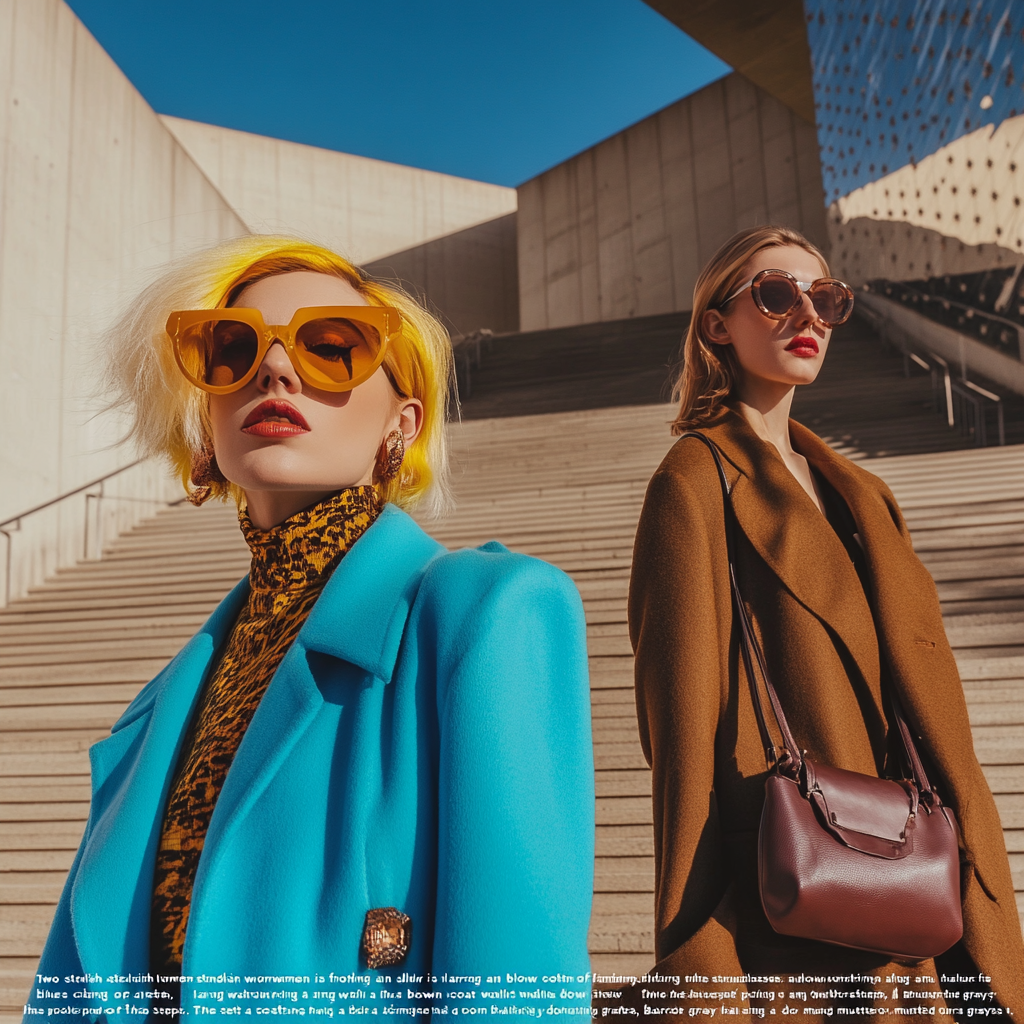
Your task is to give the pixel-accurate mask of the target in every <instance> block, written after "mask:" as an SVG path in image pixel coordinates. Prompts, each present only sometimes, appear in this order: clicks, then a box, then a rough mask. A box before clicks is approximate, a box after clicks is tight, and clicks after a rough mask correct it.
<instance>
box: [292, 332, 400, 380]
mask: <svg viewBox="0 0 1024 1024" xmlns="http://www.w3.org/2000/svg"><path fill="white" fill-rule="evenodd" d="M295 347H296V349H297V350H298V356H299V359H301V360H302V366H303V369H304V370H305V371H306V373H308V374H309V375H310V377H312V378H313V381H314V382H315V381H317V380H319V381H322V382H324V383H325V384H343V383H346V382H347V381H350V380H355V379H356V378H359V377H362V376H364V375H365V374H366V373H367V372H369V371H370V370H371V369H372V367H373V364H374V362H376V359H377V355H378V353H379V352H380V347H381V337H380V333H379V332H378V330H377V328H376V327H373V326H372V325H370V324H365V323H361V322H360V321H358V320H347V319H344V318H342V317H326V318H324V319H320V320H309V321H307V322H306V323H304V324H303V325H302V326H301V327H300V328H299V329H298V331H296V332H295Z"/></svg>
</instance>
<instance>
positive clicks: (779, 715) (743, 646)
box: [682, 430, 935, 800]
mask: <svg viewBox="0 0 1024 1024" xmlns="http://www.w3.org/2000/svg"><path fill="white" fill-rule="evenodd" d="M682 437H684V438H685V437H695V438H697V439H698V440H700V441H701V442H702V443H703V444H704V445H705V446H706V447H707V448H708V450H709V451H710V452H711V456H712V458H713V459H714V460H715V468H716V469H717V470H718V480H719V483H720V484H721V485H722V505H723V510H724V513H725V545H726V551H727V552H728V557H729V586H730V589H731V591H732V603H733V608H734V609H735V611H736V618H737V620H738V621H739V626H740V645H739V646H740V655H741V657H742V658H743V667H744V669H745V670H746V674H747V680H748V682H749V684H750V695H751V699H752V701H753V705H754V716H755V718H756V719H757V728H758V731H759V732H760V734H761V743H762V746H763V747H764V755H765V761H766V762H767V764H768V769H769V770H773V769H775V768H777V767H778V768H782V767H784V768H785V770H786V772H787V773H792V774H793V775H794V776H795V775H798V774H799V773H800V769H801V768H802V766H803V758H802V756H801V753H800V748H799V747H798V746H797V743H796V740H795V739H794V738H793V734H792V732H791V731H790V728H789V722H787V721H786V715H785V713H784V712H783V710H782V703H781V701H780V700H779V695H778V693H777V692H776V690H775V687H774V685H773V684H772V680H771V676H770V675H769V674H768V665H767V662H766V661H765V657H764V652H763V651H762V650H761V645H760V644H759V643H758V641H757V636H756V635H755V634H754V629H753V626H752V625H751V622H750V616H749V615H748V613H747V606H746V604H745V602H744V600H743V594H742V593H741V592H740V585H739V581H738V579H737V577H736V558H735V551H736V543H735V531H736V529H737V528H738V527H739V524H738V522H737V521H736V513H735V510H734V509H733V507H732V488H731V487H730V486H729V481H728V479H727V478H726V475H725V467H724V466H723V465H722V457H721V454H720V453H719V451H718V446H717V445H716V444H715V443H714V442H713V441H712V440H711V439H710V438H709V437H707V436H706V435H704V434H702V433H700V432H699V431H696V430H691V431H688V432H687V433H685V434H683V435H682ZM755 660H756V662H757V667H758V669H759V670H760V673H761V678H762V679H763V680H764V688H765V690H766V692H767V694H768V700H769V703H770V704H771V709H772V715H773V716H774V718H775V721H776V723H777V724H778V727H779V732H780V734H781V736H782V743H783V749H782V751H781V752H780V751H779V749H778V747H776V745H775V741H774V740H773V739H772V736H771V732H770V731H769V729H768V723H767V720H766V719H765V714H764V705H763V702H762V700H761V691H760V688H759V687H758V685H757V676H756V675H755V673H754V661H755ZM890 690H891V694H890V696H891V698H892V709H893V717H894V718H895V719H896V725H897V728H898V730H899V735H900V739H901V740H902V743H903V749H904V751H905V752H906V755H907V761H908V762H909V767H910V770H911V773H912V774H913V777H914V781H915V782H916V783H917V788H918V790H919V791H920V792H921V794H922V795H923V796H926V797H927V798H928V799H929V800H931V799H932V798H934V795H935V794H934V792H933V790H932V787H931V784H930V782H929V781H928V776H927V774H926V773H925V770H924V765H923V764H922V762H921V758H920V756H919V755H918V752H917V747H916V746H915V745H914V738H913V735H912V734H911V732H910V728H909V726H908V725H907V722H906V719H905V718H904V716H903V707H902V705H901V704H900V700H899V697H898V696H897V695H896V690H895V687H890Z"/></svg>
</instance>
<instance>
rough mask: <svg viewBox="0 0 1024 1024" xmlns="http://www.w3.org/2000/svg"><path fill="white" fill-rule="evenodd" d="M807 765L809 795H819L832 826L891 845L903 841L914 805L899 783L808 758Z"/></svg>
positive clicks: (805, 760) (805, 761)
mask: <svg viewBox="0 0 1024 1024" xmlns="http://www.w3.org/2000/svg"><path fill="white" fill-rule="evenodd" d="M804 765H805V768H806V772H807V778H806V785H807V795H808V797H812V798H813V797H814V796H815V795H816V794H817V795H819V797H820V802H821V803H823V804H824V812H825V814H826V816H827V818H828V823H829V824H830V825H834V826H835V827H836V828H841V829H843V830H844V831H851V832H860V833H863V834H864V835H869V836H876V837H877V838H879V839H884V840H886V841H887V842H890V843H902V842H903V841H904V839H905V838H906V835H907V822H908V821H909V820H910V816H911V814H912V813H913V811H914V806H913V800H912V798H911V795H910V794H909V793H908V792H907V790H906V789H904V788H903V786H901V785H900V784H899V783H898V782H893V781H891V780H890V779H876V778H875V777H874V776H872V775H861V774H860V773H859V772H848V771H846V770H845V769H843V768H830V767H829V766H828V765H823V764H815V763H814V762H812V761H810V760H808V759H807V758H805V759H804ZM815 802H818V801H815Z"/></svg>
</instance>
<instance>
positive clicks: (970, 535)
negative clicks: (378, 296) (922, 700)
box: [0, 406, 1024, 1019]
mask: <svg viewBox="0 0 1024 1024" xmlns="http://www.w3.org/2000/svg"><path fill="white" fill-rule="evenodd" d="M670 417H671V410H670V409H669V408H668V407H666V406H632V407H620V408H607V409H597V410H584V411H575V412H563V413H558V414H549V415H534V416H519V417H516V418H501V419H484V420H478V421H473V422H466V423H463V424H461V425H456V426H453V427H452V439H453V450H454V462H455V485H456V492H457V495H458V499H459V506H458V510H457V512H456V514H455V515H454V516H452V517H451V518H450V519H448V520H446V521H444V522H442V523H439V524H434V525H432V526H429V527H428V528H429V529H430V530H431V532H432V533H434V535H435V536H437V537H438V538H439V539H440V540H442V541H443V542H444V543H445V544H448V545H449V546H459V545H464V544H478V543H481V542H482V541H485V540H488V539H490V538H492V537H497V538H499V539H501V540H502V541H503V542H505V543H506V544H508V545H509V546H510V547H512V548H513V549H515V550H520V551H525V552H527V553H529V554H533V555H536V556H538V557H541V558H545V559H547V560H549V561H551V562H554V563H555V564H556V565H559V566H561V567H562V568H563V569H565V571H566V572H568V573H569V574H570V575H571V576H572V578H573V579H574V581H575V582H576V584H577V586H578V587H579V589H580V592H581V594H582V595H583V599H584V603H585V606H586V611H587V621H588V636H589V645H590V665H591V679H592V697H593V716H594V718H593V721H594V742H595V755H596V764H597V794H598V807H597V814H598V835H597V853H598V856H597V865H596V867H597V881H596V885H595V895H594V912H593V919H592V925H591V950H592V954H593V964H594V969H595V971H597V972H598V973H611V972H615V971H619V972H629V973H636V972H637V971H640V970H643V969H644V968H646V967H649V966H650V965H651V963H652V962H653V954H652V950H653V934H652V914H653V899H652V889H653V856H652V837H651V808H650V790H649V775H648V770H647V767H646V764H645V762H644V760H643V756H642V754H641V751H640V747H639V743H638V740H637V732H636V719H635V713H634V707H633V696H632V662H631V654H630V648H629V642H628V637H627V633H626V589H627V582H628V574H629V566H630V557H631V549H632V541H633V534H634V529H635V524H636V519H637V515H638V513H639V509H640V505H641V502H642V499H643V494H644V490H645V488H646V485H647V481H648V480H649V478H650V476H651V473H652V472H653V470H654V469H655V467H656V466H657V464H658V462H659V461H660V460H661V458H662V456H663V455H664V453H665V451H666V450H667V449H668V447H669V445H670V444H671V438H670V437H669V434H668V429H667V423H668V420H669V419H670ZM819 429H822V428H821V427H819ZM841 429H842V427H841V425H840V430H841ZM822 432H823V433H827V430H825V429H822ZM838 433H839V432H838V431H837V434H838ZM843 433H846V434H847V435H849V436H848V438H847V440H846V441H845V443H844V442H843V440H842V437H841V436H836V437H835V438H834V443H836V445H837V447H839V448H840V449H841V450H844V451H845V452H846V454H848V455H850V456H851V457H854V458H863V457H864V451H863V450H862V449H859V448H858V447H857V446H856V444H855V443H854V441H855V440H856V438H855V437H854V436H853V434H852V433H851V432H850V431H849V430H844V431H843ZM866 447H870V446H866ZM869 468H870V469H871V470H872V471H874V472H876V473H878V474H879V475H881V476H882V477H883V478H884V479H886V480H887V481H888V482H889V483H890V484H891V486H892V487H893V489H894V490H895V492H896V495H897V497H898V498H899V500H900V502H901V504H902V505H903V508H904V510H905V512H906V514H907V518H908V521H909V523H910V527H911V530H912V531H913V533H914V538H915V544H916V546H917V549H918V551H919V552H920V554H921V556H922V558H923V559H924V560H925V561H926V563H927V565H928V567H929V569H930V570H931V572H932V574H933V575H934V576H935V578H936V580H937V582H938V586H939V592H940V597H941V599H942V602H943V610H944V613H945V615H946V617H947V618H946V621H947V629H948V632H949V635H950V638H951V640H952V642H953V645H954V647H955V649H956V653H957V658H958V662H959V664H960V667H961V673H962V675H963V677H964V683H965V689H966V692H967V698H968V703H969V707H970V711H971V716H972V722H973V725H974V734H975V746H976V749H977V751H978V753H979V756H980V758H981V760H982V762H983V764H984V765H985V770H986V773H987V775H988V778H989V780H990V784H991V785H992V788H993V790H994V791H995V792H996V794H997V795H996V799H997V801H998V802H999V806H1000V811H1001V813H1002V815H1003V822H1004V827H1005V830H1006V831H1005V835H1006V839H1007V844H1008V847H1009V849H1010V850H1011V851H1012V852H1011V858H1012V861H1013V869H1014V877H1015V882H1016V887H1017V889H1018V901H1019V906H1020V907H1021V909H1022V910H1024V446H1016V447H1007V448H1001V449H999V448H995V449H986V450H982V451H977V450H973V449H972V450H969V451H952V452H942V453H929V454H920V455H910V456H902V457H889V458H878V459H870V460H869ZM247 561H248V559H247V550H246V548H245V546H244V544H243V542H242V539H241V535H240V534H239V532H238V529H237V525H236V522H235V518H234V514H233V512H232V511H230V510H228V509H226V508H224V507H222V506H220V507H218V506H214V507H210V506H207V507H205V508H202V509H198V510H197V509H192V508H191V507H189V506H180V507H175V508H171V509H168V510H166V511H164V512H161V513H160V514H159V515H157V516H155V517H153V518H152V519H151V520H149V521H147V522H146V523H144V524H142V525H141V526H139V527H138V528H136V529H135V530H133V531H132V532H131V533H129V534H127V535H125V536H123V537H121V538H120V539H119V540H118V541H116V542H115V543H114V544H113V545H111V547H110V549H109V550H108V552H107V553H106V555H105V557H104V558H103V559H102V560H101V561H98V562H90V563H85V564H82V565H79V566H78V567H76V568H74V569H71V570H68V571H65V572H62V573H60V574H58V575H57V576H56V577H54V578H53V579H51V580H50V581H48V582H47V583H46V584H45V586H43V587H40V588H38V589H37V590H36V591H35V592H34V593H32V594H31V595H30V596H29V597H28V598H26V599H24V600H22V601H19V602H17V603H16V604H14V605H12V606H11V607H10V608H9V609H7V610H6V611H3V612H0V703H2V705H3V717H2V725H0V787H2V790H0V884H2V891H0V970H2V981H0V1004H2V1006H3V1007H4V1008H6V1010H7V1013H8V1014H9V1015H11V1016H10V1019H13V1014H14V1013H15V1012H16V1008H17V1007H20V1005H21V1003H22V1002H23V1000H24V996H25V993H26V992H27V990H28V988H29V985H30V983H31V979H32V974H33V972H34V970H35V966H36V963H37V958H38V955H39V952H40V949H41V946H42V943H43V941H44V938H45V935H46V932H47V929H48V925H49V920H50V917H51V916H52V913H53V905H54V903H55V902H56V900H57V898H58V895H59V893H60V888H61V885H62V883H63V879H64V876H65V873H66V871H67V869H68V867H69V865H70V863H71V860H72V858H73V855H74V851H75V849H76V847H77V844H78V841H79V838H80V835H81V832H82V828H83V825H84V821H85V817H86V814H87V811H88V799H89V785H88V758H87V754H86V751H87V749H88V746H89V745H90V744H91V743H93V742H95V741H96V740H97V739H100V738H101V737H102V736H103V735H104V734H105V733H106V731H107V729H109V726H110V724H111V722H112V721H113V720H114V719H115V718H116V717H117V716H118V714H120V712H121V710H122V709H123V708H124V706H125V705H126V704H127V703H128V701H129V700H131V698H132V697H133V696H134V694H135V693H136V692H137V691H138V690H139V688H140V687H141V686H142V685H143V684H144V683H145V682H146V681H147V680H148V679H149V678H151V677H152V676H153V675H154V674H155V673H156V672H157V671H158V670H159V669H160V668H161V667H162V666H163V665H164V664H165V663H166V662H167V660H168V659H169V658H170V657H171V656H173V654H174V653H175V652H176V651H177V650H178V649H179V648H180V647H181V645H182V644H183V643H184V641H185V640H186V639H187V638H188V637H189V636H190V635H191V634H192V633H193V632H194V630H195V629H196V628H197V627H198V626H199V625H200V623H201V622H202V621H203V620H204V618H205V617H206V616H207V615H208V614H209V612H210V610H211V609H212V608H213V607H214V605H215V604H216V603H217V601H218V600H219V599H220V598H221V597H222V596H223V595H224V593H225V592H226V591H227V590H228V589H229V587H230V586H231V585H233V584H234V583H235V582H236V581H237V579H238V578H239V577H240V576H242V575H243V574H244V573H245V571H246V568H247Z"/></svg>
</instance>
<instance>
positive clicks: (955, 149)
mask: <svg viewBox="0 0 1024 1024" xmlns="http://www.w3.org/2000/svg"><path fill="white" fill-rule="evenodd" d="M1022 204H1024V115H1018V116H1017V117H1011V118H1007V119H1006V120H1005V121H1003V122H1002V123H1001V124H1000V125H999V126H998V127H995V128H994V127H993V126H992V125H986V126H985V127H984V128H981V129H979V130H978V131H975V132H972V133H971V134H970V135H965V136H963V137H962V138H959V139H957V140H956V141H954V142H951V143H950V144H949V145H948V146H944V147H943V148H942V149H940V150H938V151H937V152H935V153H932V154H931V155H929V156H926V157H925V158H924V159H923V160H920V161H919V162H918V163H917V164H908V165H907V166H906V167H901V168H900V169H899V170H898V171H895V172H893V173H892V174H887V175H886V176H885V177H882V178H880V179H879V180H878V181H873V182H871V183H870V184H868V185H864V186H862V187H861V188H858V189H856V190H855V191H853V192H851V193H850V194H849V195H846V196H843V197H842V198H841V199H839V200H837V201H836V202H834V203H833V204H832V205H831V206H830V208H829V225H828V226H829V234H830V236H831V239H832V269H833V271H834V272H835V273H836V274H837V276H840V277H842V278H843V279H844V280H847V281H849V282H850V284H854V285H857V284H861V283H862V282H864V281H869V280H871V279H872V278H880V277H884V278H889V279H891V280H897V281H909V280H914V279H916V278H924V277H937V276H940V275H942V274H959V273H968V272H971V271H975V270H987V269H990V268H992V267H998V266H1013V265H1015V264H1018V263H1019V262H1021V261H1022V260H1024V205H1022Z"/></svg>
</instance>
